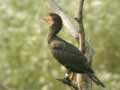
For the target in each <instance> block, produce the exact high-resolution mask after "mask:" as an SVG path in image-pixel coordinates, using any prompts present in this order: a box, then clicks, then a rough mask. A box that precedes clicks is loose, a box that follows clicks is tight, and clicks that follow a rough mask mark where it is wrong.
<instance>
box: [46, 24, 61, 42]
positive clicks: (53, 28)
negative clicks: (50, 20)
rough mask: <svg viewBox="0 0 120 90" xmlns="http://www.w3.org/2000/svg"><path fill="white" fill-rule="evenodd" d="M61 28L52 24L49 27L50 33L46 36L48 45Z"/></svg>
mask: <svg viewBox="0 0 120 90" xmlns="http://www.w3.org/2000/svg"><path fill="white" fill-rule="evenodd" d="M61 27H62V26H60V25H57V24H53V25H52V26H51V27H50V29H51V30H50V32H49V34H48V43H50V42H51V41H52V40H53V39H54V38H56V37H57V34H58V33H59V31H60V29H61Z"/></svg>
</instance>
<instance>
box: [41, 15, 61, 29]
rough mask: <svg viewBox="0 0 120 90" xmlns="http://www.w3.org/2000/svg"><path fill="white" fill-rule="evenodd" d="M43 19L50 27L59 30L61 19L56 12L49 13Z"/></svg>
mask: <svg viewBox="0 0 120 90" xmlns="http://www.w3.org/2000/svg"><path fill="white" fill-rule="evenodd" d="M43 20H44V21H46V22H47V23H48V24H49V25H50V27H51V28H52V29H56V30H60V29H61V27H62V19H61V17H60V16H59V15H58V14H56V13H49V15H48V16H46V17H44V18H43Z"/></svg>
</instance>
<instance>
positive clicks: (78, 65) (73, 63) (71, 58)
mask: <svg viewBox="0 0 120 90" xmlns="http://www.w3.org/2000/svg"><path fill="white" fill-rule="evenodd" d="M51 46H52V49H53V53H54V57H55V58H56V59H57V60H58V61H59V62H60V63H61V64H63V65H64V66H66V67H67V68H70V69H72V70H73V71H76V72H83V71H87V70H88V69H90V68H89V65H88V62H87V59H86V57H85V56H84V55H83V54H82V53H81V52H80V51H79V49H78V48H76V47H75V46H73V45H72V44H70V43H68V42H66V41H63V40H55V41H53V42H52V43H51Z"/></svg>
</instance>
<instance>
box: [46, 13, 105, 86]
mask: <svg viewBox="0 0 120 90" xmlns="http://www.w3.org/2000/svg"><path fill="white" fill-rule="evenodd" d="M44 20H45V21H47V22H48V23H49V24H50V31H49V34H48V45H49V47H50V49H51V52H52V54H53V56H54V57H55V58H56V60H57V61H58V62H59V63H60V64H62V65H63V66H65V67H66V68H67V69H68V70H70V71H72V72H75V73H85V74H86V75H88V77H89V78H90V79H92V80H93V81H94V82H95V83H96V84H97V85H100V86H102V87H105V86H104V84H103V83H102V82H101V81H100V80H99V79H98V78H97V77H96V76H95V74H94V71H93V70H92V69H91V68H90V66H89V65H88V62H87V58H86V57H85V56H84V55H83V54H82V53H81V52H80V50H79V49H78V48H77V47H75V46H74V45H72V44H70V43H68V42H66V41H65V40H63V39H61V38H60V37H58V36H57V34H58V33H59V31H60V30H61V28H62V19H61V17H60V16H59V15H57V14H55V13H50V14H49V15H48V16H47V17H44Z"/></svg>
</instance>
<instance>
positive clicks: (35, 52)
mask: <svg viewBox="0 0 120 90" xmlns="http://www.w3.org/2000/svg"><path fill="white" fill-rule="evenodd" d="M58 2H59V5H60V6H61V7H63V8H64V9H65V10H66V12H67V13H68V14H70V15H71V16H74V13H75V8H73V7H76V6H77V5H76V4H77V3H76V2H77V1H75V0H59V1H58ZM119 9H120V0H115V1H114V0H85V7H84V10H85V12H84V24H85V32H86V37H87V38H88V39H89V40H90V42H91V44H92V46H93V48H94V49H95V57H94V61H93V69H94V70H95V71H96V74H97V76H99V78H101V80H102V81H103V82H104V83H105V84H106V86H107V89H106V90H113V89H114V90H120V87H119V85H120V68H119V64H120V38H119V37H120V31H119V30H120V25H119V24H120V12H119ZM48 12H49V10H48V7H47V0H0V83H1V84H4V85H5V86H6V87H8V88H9V89H10V90H63V89H64V90H66V88H67V87H66V86H64V85H63V84H61V83H60V82H58V81H56V80H55V78H56V77H60V76H63V73H64V72H65V69H64V68H63V67H61V65H59V64H58V63H57V62H56V61H55V60H53V57H52V56H51V54H50V52H49V50H48V47H47V41H46V40H47V32H48V29H49V28H48V26H47V24H45V23H42V22H41V21H40V19H41V17H43V16H45V15H46V14H47V13H48ZM63 29H66V28H63ZM60 36H61V37H64V38H65V39H66V40H69V41H70V40H71V41H73V42H75V41H74V40H73V38H70V37H71V36H69V35H68V34H67V33H66V32H65V31H63V32H62V33H61V34H60ZM1 84H0V85H1ZM94 86H95V85H94ZM98 89H99V88H98V87H96V86H95V87H94V90H98ZM0 90H3V89H2V86H0Z"/></svg>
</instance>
